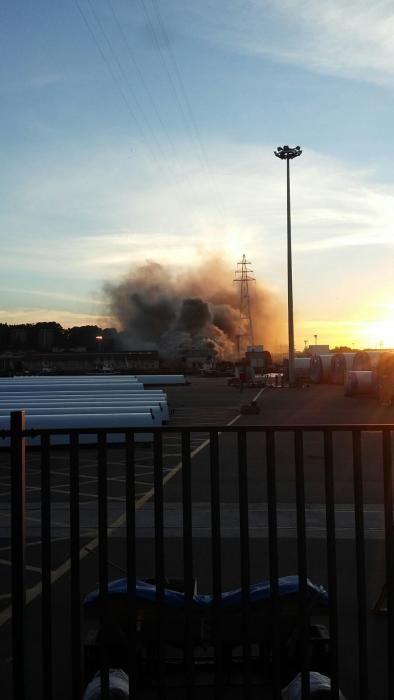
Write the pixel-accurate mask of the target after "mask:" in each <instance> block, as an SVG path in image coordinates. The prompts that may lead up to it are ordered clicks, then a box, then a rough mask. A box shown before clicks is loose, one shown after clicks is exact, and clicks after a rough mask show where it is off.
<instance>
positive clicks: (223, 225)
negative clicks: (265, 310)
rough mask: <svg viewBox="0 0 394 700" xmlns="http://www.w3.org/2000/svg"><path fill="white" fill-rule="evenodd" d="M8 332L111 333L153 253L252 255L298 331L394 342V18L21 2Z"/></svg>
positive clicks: (12, 59)
mask: <svg viewBox="0 0 394 700" xmlns="http://www.w3.org/2000/svg"><path fill="white" fill-rule="evenodd" d="M0 12H1V14H0V19H1V24H0V26H1V34H2V36H1V42H0V73H1V80H0V89H1V103H2V109H1V111H0V133H1V138H2V168H1V171H0V187H1V191H2V207H1V217H0V236H1V240H2V255H1V257H0V270H1V279H0V310H1V316H2V319H3V320H8V321H9V322H17V321H18V320H31V321H34V320H59V321H60V322H61V323H63V324H64V325H72V324H74V323H85V322H87V321H90V322H94V321H96V320H97V319H100V318H101V317H102V316H104V315H105V306H103V303H102V297H101V288H102V284H103V282H104V281H107V280H116V279H118V278H119V277H120V276H121V275H122V274H124V273H125V272H126V271H127V270H128V269H129V268H131V267H133V266H134V265H136V264H139V263H141V262H143V261H145V260H146V259H151V260H157V261H159V262H160V261H163V262H166V263H173V262H174V261H175V262H176V263H177V264H178V265H182V266H187V265H188V264H190V263H191V262H193V261H195V260H196V259H201V258H204V256H206V257H210V256H214V255H217V254H219V255H220V256H221V257H224V258H225V259H228V261H229V276H230V277H231V275H232V270H233V268H234V267H235V263H236V262H237V260H239V259H240V258H241V256H242V254H243V252H245V253H246V254H247V256H248V258H249V259H251V260H252V262H253V267H254V269H255V272H256V275H257V277H258V278H259V279H260V280H261V281H263V282H265V283H266V284H267V286H269V287H270V288H272V290H273V291H274V292H275V293H277V294H278V295H280V296H281V297H283V299H285V292H286V270H285V253H286V248H285V240H286V239H285V219H284V204H285V199H284V196H285V191H284V184H285V183H284V175H285V173H284V167H283V164H282V163H280V162H279V161H278V160H277V159H275V158H274V156H273V149H274V148H275V147H276V146H277V145H279V144H282V145H283V144H284V143H290V145H297V144H300V145H301V146H302V147H303V150H304V153H303V156H302V158H300V159H298V161H296V162H294V163H293V164H292V185H293V192H292V195H293V242H294V290H295V312H296V338H297V343H298V345H299V346H300V347H302V346H303V339H304V338H305V339H309V340H312V338H313V334H314V333H318V334H319V339H320V340H321V341H322V342H323V341H326V342H329V341H330V342H331V343H335V342H342V341H347V342H348V343H352V342H355V343H356V344H357V345H363V344H365V345H372V344H376V343H379V342H380V341H383V342H384V343H385V345H386V346H388V345H394V305H393V302H392V299H393V291H394V278H393V275H392V259H393V252H394V251H393V241H394V235H393V233H394V232H393V225H392V221H393V214H394V206H393V202H394V200H393V194H394V174H393V153H392V151H393V146H392V141H391V136H392V122H393V119H392V115H393V108H394V93H393V85H394V39H393V37H394V9H393V8H392V5H391V3H389V2H386V1H382V2H372V1H369V2H366V1H365V0H359V1H358V2H357V3H356V2H354V3H353V2H349V1H347V2H346V1H345V0H333V1H332V2H331V3H324V2H322V1H320V0H305V1H304V2H302V1H301V2H296V1H295V0H282V2H281V3H278V2H274V1H273V0H272V1H270V0H221V2H220V3H219V2H214V1H213V0H211V1H208V0H199V1H198V2H191V1H189V0H183V2H180V1H178V0H166V1H165V2H164V1H163V0H132V1H131V0H63V1H62V2H57V3H54V2H50V1H49V0H37V2H35V3H31V2H27V0H14V2H13V3H9V4H8V5H7V6H5V5H3V7H2V9H1V11H0Z"/></svg>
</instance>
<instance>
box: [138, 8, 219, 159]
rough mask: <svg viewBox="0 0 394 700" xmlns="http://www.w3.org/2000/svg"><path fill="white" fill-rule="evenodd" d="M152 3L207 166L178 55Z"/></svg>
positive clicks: (157, 9) (157, 10)
mask: <svg viewBox="0 0 394 700" xmlns="http://www.w3.org/2000/svg"><path fill="white" fill-rule="evenodd" d="M151 3H152V7H153V10H154V12H155V15H156V18H157V22H158V25H159V27H160V30H161V33H162V36H163V38H164V41H165V45H166V46H167V51H168V55H169V57H170V61H171V63H172V67H173V70H174V73H175V75H176V78H177V81H178V85H179V89H180V93H181V95H182V98H183V101H184V104H185V107H186V112H187V115H188V119H189V122H190V124H191V127H192V129H193V132H194V137H195V140H196V142H197V144H198V147H199V150H200V153H201V157H202V160H203V162H204V165H205V166H206V167H207V165H208V164H207V161H206V158H205V152H204V148H203V145H202V142H201V137H200V133H199V130H198V128H197V124H196V121H195V119H194V115H193V110H192V107H191V104H190V100H189V97H188V95H187V92H186V89H185V86H184V83H183V80H182V76H181V73H180V70H179V67H178V62H177V60H176V57H175V54H174V52H173V51H172V49H171V43H170V38H169V36H168V32H167V30H166V28H165V25H164V22H163V18H162V15H161V12H160V9H159V6H158V5H157V1H156V0H151Z"/></svg>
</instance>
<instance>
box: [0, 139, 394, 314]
mask: <svg viewBox="0 0 394 700" xmlns="http://www.w3.org/2000/svg"><path fill="white" fill-rule="evenodd" d="M180 148H182V153H183V157H182V168H180V167H178V166H177V167H174V163H172V162H168V161H166V160H162V161H161V163H160V165H161V168H160V170H154V169H152V168H151V166H150V165H149V166H146V164H144V163H143V162H142V161H135V162H133V167H130V162H129V160H127V159H125V158H124V156H123V152H122V150H119V151H116V150H115V151H112V152H108V151H107V152H102V153H98V154H97V153H81V156H80V159H79V160H78V162H76V161H75V160H73V159H70V161H69V162H67V161H66V160H65V161H64V162H63V163H62V170H61V172H59V171H56V165H55V166H54V165H53V164H52V163H51V162H50V161H49V160H48V162H47V163H46V164H45V163H43V164H42V166H41V170H40V172H39V173H37V170H36V171H35V173H34V175H35V176H34V179H33V177H31V178H30V176H29V175H27V176H25V177H24V179H23V178H21V180H20V183H19V190H18V194H17V197H18V201H17V202H16V201H12V198H13V197H15V196H16V195H14V194H13V192H12V193H11V194H10V201H11V206H9V213H8V219H7V215H5V216H4V217H3V220H4V223H3V230H2V233H1V236H2V241H3V243H2V256H1V258H0V269H1V274H2V283H3V287H4V288H5V287H8V288H15V289H16V288H17V287H16V285H15V275H16V274H17V273H18V274H19V277H20V276H21V271H23V275H24V280H29V277H31V278H33V277H34V279H35V280H36V283H35V285H32V288H37V287H38V284H37V279H39V278H44V279H45V289H51V288H52V289H53V290H54V292H55V296H54V299H55V298H57V297H56V295H59V296H62V297H63V296H64V295H65V296H67V295H69V296H70V299H69V302H70V306H69V308H70V309H71V308H74V307H75V306H76V304H77V303H79V302H78V301H77V299H72V298H71V297H73V296H75V297H81V302H80V303H81V309H86V311H87V313H89V314H90V313H91V312H92V308H91V307H90V305H89V303H88V302H86V303H84V302H83V301H82V299H83V298H85V297H86V299H88V298H89V296H90V294H91V291H92V289H94V288H96V289H98V290H99V289H100V287H101V284H102V282H104V281H105V280H110V279H116V278H117V277H119V275H122V274H124V273H125V272H126V271H127V269H128V268H129V267H132V266H133V265H136V264H139V263H141V262H143V261H145V260H157V261H159V262H165V263H168V264H172V263H175V264H177V265H184V266H185V267H187V266H188V265H189V264H193V262H194V261H195V259H196V256H199V257H204V256H205V257H206V258H209V257H210V256H214V255H216V254H217V253H218V252H219V254H220V255H221V256H222V257H226V258H227V259H228V260H229V274H231V273H232V269H231V268H232V267H233V266H234V264H235V263H236V261H237V260H238V259H239V257H240V256H241V255H242V253H243V252H246V253H247V254H248V255H249V256H250V257H251V258H252V261H253V265H254V269H255V271H256V273H257V275H258V277H259V278H260V279H261V280H264V281H265V282H266V283H267V284H268V285H270V286H272V287H273V288H274V289H275V290H277V291H279V292H282V293H285V288H286V273H285V245H286V234H285V226H286V222H285V169H284V166H283V164H282V163H280V162H279V161H278V160H277V159H276V158H275V157H274V156H273V153H272V147H271V146H268V145H266V146H265V147H264V148H263V147H259V148H257V147H256V146H255V145H251V144H250V145H245V144H243V145H234V144H228V143H224V142H217V141H216V142H211V143H210V144H209V153H210V162H211V164H212V165H211V167H210V172H209V175H208V174H207V172H206V170H204V169H203V168H202V167H201V164H199V162H198V161H197V159H196V158H195V157H194V156H193V154H192V153H191V152H190V150H189V149H187V148H186V147H182V146H180ZM53 168H55V172H56V177H54V171H53ZM32 170H33V168H26V172H27V173H29V172H30V171H32ZM163 170H164V171H166V172H167V177H166V178H163V176H162V171H163ZM81 188H82V193H81ZM70 202H72V203H73V207H72V208H70ZM9 204H10V202H9ZM292 212H293V243H294V253H295V256H296V257H295V285H296V291H297V304H298V305H299V306H300V307H301V308H304V312H303V313H304V317H305V309H306V308H309V313H310V314H311V317H314V315H315V313H316V309H315V308H314V307H313V303H312V304H311V292H310V275H311V272H312V271H313V270H316V274H317V279H318V280H319V284H322V280H323V278H325V279H326V282H327V284H330V283H331V280H330V279H329V275H331V276H332V274H334V273H335V275H336V277H338V275H339V274H340V271H341V270H342V272H343V277H346V276H348V272H347V269H348V265H349V261H352V260H353V259H354V251H357V255H358V269H357V280H358V281H359V280H361V279H364V278H365V277H367V276H368V279H369V280H370V283H373V280H372V278H371V274H372V273H371V263H370V258H369V255H368V254H366V255H364V256H362V255H360V254H359V251H360V250H361V249H362V250H364V251H366V252H367V251H368V250H370V251H373V253H374V256H375V257H374V262H375V264H376V265H378V264H379V261H381V264H382V265H384V264H385V261H386V260H387V247H391V248H392V246H393V245H394V237H393V234H392V221H393V219H394V188H393V187H390V186H387V185H384V184H381V183H379V182H377V181H376V179H375V176H374V173H371V172H368V171H359V170H357V169H355V168H350V167H348V166H347V165H346V164H344V163H343V162H339V161H337V160H334V159H332V158H328V157H326V156H324V155H322V154H319V153H315V152H312V151H310V150H308V148H305V149H304V154H303V156H302V158H300V159H298V160H297V161H295V162H294V163H293V164H292ZM21 249H23V255H21V254H20V251H21ZM336 251H337V258H336V259H335V260H333V258H331V259H330V258H328V257H327V256H328V255H330V256H332V255H335V253H336ZM379 251H380V253H379ZM323 252H324V253H325V255H324V256H323V255H322V253H323ZM379 255H380V257H379ZM329 260H331V262H329ZM303 261H304V262H303ZM330 265H335V267H333V268H332V270H330ZM375 276H376V277H377V278H378V277H379V273H378V272H376V275H375ZM75 281H77V287H76V286H75ZM357 283H358V282H357ZM349 284H351V280H349ZM353 284H354V280H353ZM24 286H25V288H26V290H27V289H28V282H27V283H25V282H24ZM72 290H75V291H72ZM358 293H359V295H361V294H362V290H361V291H359V292H358ZM27 294H28V293H27ZM38 295H40V294H38ZM44 296H45V290H43V292H42V298H44ZM313 296H314V297H315V296H316V295H313ZM365 296H367V290H365ZM18 299H20V297H18ZM330 299H331V296H330V298H327V299H326V300H325V301H324V304H326V305H327V304H328V303H329V302H330ZM98 301H100V299H98ZM359 301H361V296H359ZM46 303H47V305H48V307H49V308H53V306H54V303H53V302H52V301H51V294H50V292H48V302H46ZM65 303H67V301H66V300H64V303H63V302H62V308H64V306H65ZM20 306H21V307H22V306H23V307H24V308H26V306H27V304H24V303H23V300H22V299H21V303H20ZM29 306H31V303H30V302H29ZM38 306H39V305H38ZM344 313H346V312H344Z"/></svg>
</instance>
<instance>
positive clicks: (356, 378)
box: [344, 370, 377, 396]
mask: <svg viewBox="0 0 394 700" xmlns="http://www.w3.org/2000/svg"><path fill="white" fill-rule="evenodd" d="M376 389H377V385H376V373H375V372H372V371H371V370H350V371H347V372H346V375H345V385H344V394H345V396H356V395H359V394H369V395H370V396H374V395H375V394H376Z"/></svg>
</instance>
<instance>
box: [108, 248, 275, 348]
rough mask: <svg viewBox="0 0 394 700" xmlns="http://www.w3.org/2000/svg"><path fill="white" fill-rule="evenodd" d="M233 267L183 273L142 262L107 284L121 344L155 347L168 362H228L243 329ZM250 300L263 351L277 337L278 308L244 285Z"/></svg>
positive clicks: (216, 264) (267, 295)
mask: <svg viewBox="0 0 394 700" xmlns="http://www.w3.org/2000/svg"><path fill="white" fill-rule="evenodd" d="M233 267H234V266H231V265H226V264H225V263H224V262H223V261H222V260H219V259H216V260H213V261H212V259H211V262H210V263H208V264H206V263H204V264H200V265H196V266H195V267H194V268H193V269H192V270H191V271H190V269H188V270H187V272H185V271H179V270H176V269H174V268H173V267H171V268H170V267H166V266H163V265H160V264H158V263H155V262H147V263H146V264H144V265H142V266H140V267H138V268H136V269H135V270H133V271H132V272H130V273H129V274H128V275H127V276H126V277H125V278H123V279H122V280H121V281H120V282H119V283H115V284H114V283H111V284H107V285H106V286H105V293H106V296H107V299H108V304H109V313H110V316H111V317H112V319H113V323H114V324H115V325H116V326H117V327H118V329H119V330H120V331H121V332H122V335H123V339H124V344H125V345H127V346H128V347H129V348H133V349H152V348H156V349H158V350H159V352H160V354H161V355H162V356H163V357H167V358H172V359H178V358H182V357H187V356H193V355H195V356H200V357H201V356H202V357H205V358H212V357H216V358H217V359H227V358H231V357H232V356H233V355H234V353H235V352H236V349H237V335H242V333H244V332H245V330H246V329H245V327H243V326H242V321H241V319H240V311H239V308H240V300H239V285H236V284H234V283H233V278H234V274H233ZM250 298H251V313H252V320H253V330H254V340H255V343H256V344H264V345H265V346H266V347H267V349H268V348H269V347H270V345H271V344H272V342H273V341H274V340H277V339H278V336H277V329H278V324H280V321H281V319H280V316H282V308H281V305H280V304H279V303H278V300H277V299H276V298H275V297H274V295H273V294H272V293H271V292H269V291H267V290H266V289H265V288H263V286H262V285H261V284H260V283H258V282H253V283H251V284H250Z"/></svg>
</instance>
